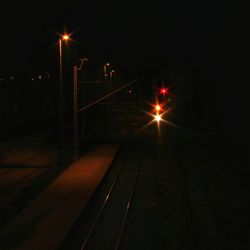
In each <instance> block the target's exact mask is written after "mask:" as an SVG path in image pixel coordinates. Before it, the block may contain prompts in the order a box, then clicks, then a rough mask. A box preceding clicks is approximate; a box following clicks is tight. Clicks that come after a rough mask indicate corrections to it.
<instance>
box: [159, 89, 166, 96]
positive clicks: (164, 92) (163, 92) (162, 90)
mask: <svg viewBox="0 0 250 250" xmlns="http://www.w3.org/2000/svg"><path fill="white" fill-rule="evenodd" d="M167 93H168V89H167V88H161V89H160V94H162V95H166V94H167Z"/></svg>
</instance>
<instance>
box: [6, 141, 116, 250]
mask: <svg viewBox="0 0 250 250" xmlns="http://www.w3.org/2000/svg"><path fill="white" fill-rule="evenodd" d="M117 150H118V146H115V145H114V146H109V145H107V146H99V147H97V148H96V149H95V150H92V151H91V152H90V153H88V154H87V155H85V156H84V157H82V158H81V159H80V160H79V161H77V162H75V163H74V164H72V165H71V166H69V167H68V168H67V169H66V170H65V171H64V172H63V173H62V174H61V175H59V176H58V178H56V179H55V180H54V182H52V183H51V184H50V185H49V186H48V187H47V188H46V189H45V190H44V191H43V192H41V193H40V194H39V195H38V196H37V197H36V198H35V199H34V200H33V201H32V202H31V203H30V204H29V205H28V206H27V207H26V208H25V209H24V210H22V211H21V213H19V214H18V215H17V216H16V217H15V218H14V219H13V220H11V221H10V222H9V223H7V225H6V226H5V227H4V229H3V230H1V239H5V243H6V244H7V245H4V246H5V247H6V249H9V248H12V247H14V248H15V249H57V247H58V246H59V245H60V244H61V241H62V240H63V238H64V237H65V235H66V234H67V232H68V230H69V228H70V227H71V225H72V223H74V221H75V219H76V218H77V216H78V214H79V213H80V211H81V210H82V209H83V207H84V205H85V204H86V202H87V201H88V199H89V197H90V196H91V194H92V193H93V192H94V190H95V188H96V186H97V185H98V183H99V182H100V181H101V179H102V177H103V175H104V174H105V173H106V171H107V169H108V167H109V165H110V164H111V162H112V160H113V158H114V156H115V154H116V152H117Z"/></svg>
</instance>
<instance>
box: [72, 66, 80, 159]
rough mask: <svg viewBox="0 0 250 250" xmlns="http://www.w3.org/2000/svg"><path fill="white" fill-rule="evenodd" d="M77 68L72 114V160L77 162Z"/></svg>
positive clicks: (75, 71)
mask: <svg viewBox="0 0 250 250" xmlns="http://www.w3.org/2000/svg"><path fill="white" fill-rule="evenodd" d="M77 82H78V81H77V66H74V90H73V114H74V160H78V158H79V151H78V141H79V140H78V105H77V103H78V101H77V97H78V96H77V95H78V93H77Z"/></svg>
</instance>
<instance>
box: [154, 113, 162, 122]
mask: <svg viewBox="0 0 250 250" xmlns="http://www.w3.org/2000/svg"><path fill="white" fill-rule="evenodd" d="M155 121H157V122H159V121H161V116H160V115H159V114H156V116H155Z"/></svg>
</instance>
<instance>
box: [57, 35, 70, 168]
mask: <svg viewBox="0 0 250 250" xmlns="http://www.w3.org/2000/svg"><path fill="white" fill-rule="evenodd" d="M67 40H69V36H68V35H67V34H64V35H61V36H60V38H59V67H60V111H59V113H60V121H59V123H60V142H59V158H60V164H61V165H63V161H64V114H63V109H64V107H63V70H62V42H63V41H67Z"/></svg>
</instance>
